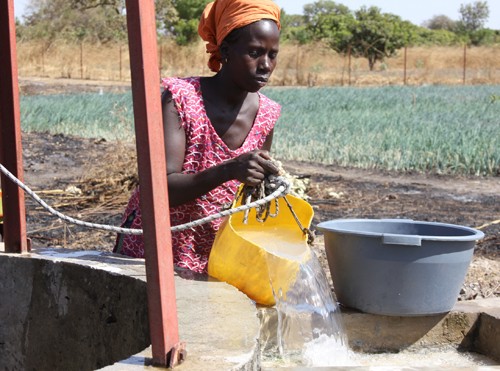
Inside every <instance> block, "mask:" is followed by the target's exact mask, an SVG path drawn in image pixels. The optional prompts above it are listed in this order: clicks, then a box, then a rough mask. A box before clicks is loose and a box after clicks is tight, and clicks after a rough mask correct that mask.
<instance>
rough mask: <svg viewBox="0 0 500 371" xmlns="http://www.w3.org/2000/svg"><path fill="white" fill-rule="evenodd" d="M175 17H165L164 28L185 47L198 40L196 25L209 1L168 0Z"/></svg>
mask: <svg viewBox="0 0 500 371" xmlns="http://www.w3.org/2000/svg"><path fill="white" fill-rule="evenodd" d="M170 1H171V3H172V5H173V7H174V9H175V13H176V14H175V17H166V18H165V20H164V26H165V29H166V30H167V32H168V33H170V34H171V35H173V36H174V38H175V41H176V42H177V44H179V45H186V44H189V43H191V42H193V41H196V40H198V23H199V21H200V17H201V13H203V10H204V9H205V6H206V5H207V4H208V3H209V2H210V1H211V0H170Z"/></svg>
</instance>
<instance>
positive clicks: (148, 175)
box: [126, 0, 184, 367]
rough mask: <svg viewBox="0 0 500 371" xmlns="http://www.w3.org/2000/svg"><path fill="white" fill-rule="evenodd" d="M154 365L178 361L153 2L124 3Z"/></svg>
mask: <svg viewBox="0 0 500 371" xmlns="http://www.w3.org/2000/svg"><path fill="white" fill-rule="evenodd" d="M126 6H127V27H128V37H129V51H130V69H131V73H132V93H133V103H134V120H135V133H136V145H137V161H138V166H139V182H140V184H139V185H140V188H141V199H140V203H141V210H142V221H143V230H144V243H145V258H146V275H147V290H148V307H149V309H148V310H149V329H150V333H151V344H152V350H153V363H154V364H155V365H158V366H166V367H172V366H174V365H175V363H179V362H180V361H182V358H183V357H184V352H183V349H182V345H180V344H179V334H178V321H177V308H176V299H175V284H174V270H173V256H172V240H171V234H170V215H169V212H168V210H169V205H168V189H167V176H166V174H167V171H166V161H165V147H164V141H163V123H162V114H161V99H160V76H159V72H158V57H157V56H158V53H157V44H156V21H155V9H154V0H127V1H126Z"/></svg>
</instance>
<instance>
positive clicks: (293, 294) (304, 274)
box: [263, 251, 352, 367]
mask: <svg viewBox="0 0 500 371" xmlns="http://www.w3.org/2000/svg"><path fill="white" fill-rule="evenodd" d="M305 256H307V258H306V259H304V260H305V261H301V262H300V264H299V268H298V272H290V274H291V275H295V277H291V278H290V282H292V284H291V285H290V287H289V288H288V290H286V292H283V288H282V287H275V284H274V283H275V282H276V281H277V280H276V279H274V280H273V272H271V270H272V267H273V260H274V259H279V257H277V256H273V255H269V257H268V266H269V269H270V272H269V273H270V278H271V286H272V288H273V293H274V296H275V299H276V311H277V329H276V332H277V334H276V335H277V342H276V344H275V347H274V349H272V350H271V352H270V353H268V354H269V355H270V357H269V358H270V359H271V358H274V359H275V360H276V359H279V360H280V361H281V362H282V363H283V364H285V365H297V366H307V367H314V366H340V365H342V366H346V365H352V363H351V362H350V360H349V359H350V354H351V352H350V350H349V348H348V341H347V336H346V334H345V331H344V328H343V324H342V317H341V315H340V310H339V307H338V305H337V301H336V298H335V296H334V294H333V293H332V292H331V290H330V287H329V284H328V281H327V279H326V276H325V274H324V272H323V270H322V268H321V265H320V263H319V261H318V259H317V257H316V255H315V254H314V252H312V251H308V254H307V255H305ZM302 257H304V256H302ZM263 358H264V362H265V358H267V357H266V356H265V355H264V357H263Z"/></svg>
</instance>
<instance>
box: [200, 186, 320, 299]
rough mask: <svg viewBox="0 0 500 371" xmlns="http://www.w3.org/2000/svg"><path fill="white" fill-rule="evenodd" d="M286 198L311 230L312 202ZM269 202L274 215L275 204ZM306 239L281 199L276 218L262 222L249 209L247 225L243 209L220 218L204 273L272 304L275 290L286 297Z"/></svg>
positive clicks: (302, 259) (305, 250) (305, 255)
mask: <svg viewBox="0 0 500 371" xmlns="http://www.w3.org/2000/svg"><path fill="white" fill-rule="evenodd" d="M286 199H287V200H288V202H289V203H290V205H291V207H292V209H293V211H294V213H295V215H296V216H297V218H298V219H299V221H300V224H301V225H302V227H303V228H309V226H310V225H311V221H312V218H313V215H314V213H313V209H312V207H311V205H310V204H309V203H308V202H306V201H304V200H302V199H300V198H298V197H294V196H292V195H287V196H286ZM271 205H272V206H271V212H272V213H274V211H275V210H274V209H275V206H274V202H273V203H272V204H271ZM237 206H239V205H237ZM307 239H308V235H307V233H304V232H303V231H302V230H301V228H300V226H299V224H298V223H297V221H296V220H295V218H294V215H293V213H292V211H291V210H290V209H289V207H288V205H287V203H286V201H285V200H284V198H283V197H280V198H279V199H278V213H277V216H276V217H269V218H267V219H266V220H265V221H264V222H260V221H258V220H257V218H256V211H255V209H251V210H250V212H249V214H248V220H247V222H246V223H244V213H243V212H241V213H236V214H233V215H231V216H229V217H228V218H227V219H226V220H225V221H224V222H223V224H222V225H221V227H220V229H219V231H218V233H217V235H216V237H215V241H214V244H213V247H212V251H211V253H210V257H209V260H208V274H209V275H210V276H212V277H215V278H217V279H218V280H220V281H224V282H227V283H229V284H231V285H233V286H235V287H236V288H238V289H239V290H240V291H242V292H243V293H245V294H246V295H247V296H248V297H249V298H251V299H252V300H254V301H255V302H256V303H259V304H262V305H269V306H270V305H274V304H275V298H274V295H273V289H274V290H275V291H276V293H278V292H279V294H278V295H280V296H286V292H287V291H288V288H289V287H290V285H292V284H293V283H294V282H295V279H296V276H297V273H298V272H299V267H300V264H301V263H302V262H305V261H307V260H308V259H309V258H310V254H311V251H310V249H309V245H308V243H307Z"/></svg>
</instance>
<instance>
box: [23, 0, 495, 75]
mask: <svg viewBox="0 0 500 371" xmlns="http://www.w3.org/2000/svg"><path fill="white" fill-rule="evenodd" d="M208 2H209V0H156V1H155V4H156V12H157V28H158V35H159V37H160V38H167V39H173V40H175V41H176V42H177V44H178V45H189V44H192V43H194V42H196V41H197V40H199V38H198V35H197V25H198V19H199V16H200V14H201V12H202V10H203V9H204V6H205V5H206V4H207V3H208ZM124 7H125V5H124V1H122V0H51V1H37V0H32V1H31V4H30V6H29V8H28V13H27V15H26V16H25V17H24V19H23V20H22V22H18V27H17V33H18V38H19V40H21V41H32V40H38V41H43V43H44V45H45V48H49V47H50V45H51V44H52V43H54V42H55V41H56V40H60V39H64V40H65V41H71V42H91V43H100V44H103V43H104V44H105V43H110V42H115V43H116V42H120V41H123V40H125V39H126V38H127V32H126V11H125V8H124ZM458 11H459V13H460V19H459V20H457V21H455V20H452V19H450V18H448V17H446V16H443V15H436V16H434V17H433V18H432V19H430V20H428V21H427V22H425V24H424V26H418V25H414V24H412V23H410V22H408V21H403V20H402V19H401V18H400V17H399V16H397V15H394V14H389V13H383V12H382V11H381V9H379V8H377V7H361V8H360V9H358V10H354V11H353V10H351V9H349V8H348V7H347V6H345V5H342V4H339V3H335V2H333V1H329V0H320V1H316V2H312V3H310V4H307V5H305V6H304V15H293V14H286V13H284V12H283V14H282V24H283V29H282V40H283V42H285V43H286V42H289V43H294V44H299V45H304V44H309V43H318V42H321V43H323V44H324V45H327V46H328V47H329V48H331V49H333V50H334V51H336V52H337V53H339V54H341V55H347V54H349V55H352V56H353V57H363V58H366V60H367V61H368V65H369V68H370V70H373V68H374V66H375V64H376V63H378V62H382V61H384V59H385V58H387V57H391V56H393V55H394V54H395V53H396V52H397V51H398V50H399V49H401V48H402V47H405V46H420V45H439V46H450V45H458V44H460V45H463V44H468V45H475V46H478V45H492V44H498V43H500V31H499V30H490V29H485V28H484V24H485V22H486V21H487V20H488V17H489V8H488V3H487V2H486V1H476V2H474V3H471V4H462V5H461V6H460V9H459V10H458Z"/></svg>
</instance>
